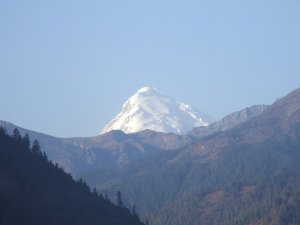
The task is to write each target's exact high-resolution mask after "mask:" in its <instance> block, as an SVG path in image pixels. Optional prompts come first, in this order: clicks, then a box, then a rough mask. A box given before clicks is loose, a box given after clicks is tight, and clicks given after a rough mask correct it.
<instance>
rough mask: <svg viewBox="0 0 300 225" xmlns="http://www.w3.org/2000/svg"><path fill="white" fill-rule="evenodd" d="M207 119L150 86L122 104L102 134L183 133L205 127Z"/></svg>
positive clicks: (209, 120) (207, 117)
mask: <svg viewBox="0 0 300 225" xmlns="http://www.w3.org/2000/svg"><path fill="white" fill-rule="evenodd" d="M210 122H212V120H211V119H210V117H209V116H206V115H205V114H203V113H201V112H199V111H198V110H195V109H194V108H193V107H191V106H190V105H187V104H184V103H181V102H177V101H175V100H173V99H172V98H170V97H169V96H167V95H165V94H163V93H161V92H160V91H158V90H157V89H155V88H152V87H143V88H141V89H139V90H138V91H137V92H136V93H135V94H134V95H133V96H132V97H130V98H129V99H128V100H127V101H126V102H125V103H124V104H123V108H122V111H121V112H120V113H119V114H118V115H117V116H116V117H115V118H114V119H113V120H112V121H110V122H109V123H108V124H107V125H106V126H105V127H104V128H103V129H102V131H101V133H106V132H109V131H111V130H122V131H123V132H125V133H134V132H139V131H142V130H146V129H150V130H153V131H159V132H165V133H169V132H171V133H177V134H184V133H187V132H189V131H190V130H191V129H193V128H194V127H198V126H208V124H209V123H210Z"/></svg>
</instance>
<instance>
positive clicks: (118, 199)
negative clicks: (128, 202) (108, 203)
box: [117, 191, 124, 207]
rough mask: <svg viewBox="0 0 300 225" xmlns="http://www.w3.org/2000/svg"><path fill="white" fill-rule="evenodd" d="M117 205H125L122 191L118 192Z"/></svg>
mask: <svg viewBox="0 0 300 225" xmlns="http://www.w3.org/2000/svg"><path fill="white" fill-rule="evenodd" d="M117 205H118V206H120V207H124V204H123V200H122V193H121V192H120V191H118V192H117Z"/></svg>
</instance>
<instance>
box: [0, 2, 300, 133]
mask: <svg viewBox="0 0 300 225" xmlns="http://www.w3.org/2000/svg"><path fill="white" fill-rule="evenodd" d="M299 12H300V1H299V0H252V1H238V0H228V1H221V0H215V1H201V0H198V1H190V0H187V1H162V0H160V1H156V0H152V1H141V0H139V1H130V0H129V1H124V0H123V1H116V0H110V1H100V0H98V1H76V0H72V1H71V0H60V1H57V0H51V1H50V0H49V1H41V0H36V1H32V0H27V1H15V0H2V1H0V82H1V83H0V84H1V88H0V101H1V110H0V119H2V120H6V121H10V122H13V123H15V124H17V125H19V126H22V127H25V128H28V129H32V130H36V131H40V132H44V133H47V134H51V135H55V136H62V137H69V136H90V135H95V134H97V133H98V132H99V131H100V130H101V129H102V127H103V126H104V124H105V123H106V122H107V121H108V120H110V119H112V117H114V116H115V114H116V113H118V112H119V111H120V109H121V105H122V103H123V102H124V101H125V100H126V99H127V98H128V97H129V96H131V95H132V94H133V93H134V92H135V91H136V90H137V89H139V88H140V87H142V86H153V87H156V88H157V89H159V90H161V91H162V92H164V93H166V94H168V95H170V96H172V97H173V98H175V99H177V100H180V101H183V102H185V103H189V104H191V105H193V106H195V107H197V108H199V109H201V110H202V111H205V112H206V113H208V114H209V115H211V116H213V117H214V118H215V119H220V118H221V117H223V116H225V115H226V114H228V113H230V112H233V111H236V110H239V109H242V108H244V107H247V106H250V105H253V104H263V103H264V104H271V103H272V102H273V101H274V100H276V98H278V97H281V96H283V95H285V94H287V93H288V92H289V91H291V90H293V89H295V88H298V87H300V41H299V40H300V13H299Z"/></svg>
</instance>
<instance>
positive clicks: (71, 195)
mask: <svg viewBox="0 0 300 225" xmlns="http://www.w3.org/2000/svg"><path fill="white" fill-rule="evenodd" d="M117 196H118V199H117V201H118V205H115V204H113V203H112V202H111V201H110V200H109V199H108V198H107V197H106V196H105V194H104V195H103V194H101V193H98V192H97V191H96V190H94V191H93V192H91V191H90V188H89V187H88V186H87V185H86V183H85V182H84V181H82V180H81V179H80V180H79V181H74V180H73V179H72V177H71V175H69V174H66V173H65V172H64V171H63V170H62V169H61V168H59V167H58V165H57V164H56V165H54V164H53V163H52V162H51V161H50V160H48V159H47V156H46V154H45V153H43V152H42V151H41V149H40V146H39V143H38V141H34V142H33V143H32V144H31V143H30V140H29V136H28V135H25V136H23V137H22V136H21V135H20V133H19V131H18V130H17V129H15V130H14V132H13V134H12V135H8V134H7V132H6V130H5V128H3V127H0V224H1V225H21V224H30V225H43V224H47V225H71V224H72V225H92V224H93V225H97V224H99V225H100V224H102V225H142V224H143V223H142V222H140V220H139V218H138V216H137V214H136V213H135V209H134V210H133V211H131V210H129V209H127V208H125V207H124V206H123V204H122V195H121V192H118V195H117ZM117 196H116V198H117Z"/></svg>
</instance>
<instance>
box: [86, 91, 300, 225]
mask: <svg viewBox="0 0 300 225" xmlns="http://www.w3.org/2000/svg"><path fill="white" fill-rule="evenodd" d="M299 149H300V89H297V90H296V91H294V92H292V93H290V94H289V95H287V96H286V97H284V98H282V99H280V100H278V101H276V102H275V103H274V104H273V105H272V106H270V107H269V108H268V109H267V110H264V112H263V113H261V114H260V115H259V116H257V117H255V118H253V119H251V120H249V121H248V122H245V123H242V124H240V125H239V126H237V127H235V128H233V129H230V130H228V131H225V132H219V133H216V134H214V135H210V136H207V137H203V138H200V139H199V141H197V142H196V143H194V144H191V145H189V146H188V147H185V148H183V149H181V150H177V151H173V152H167V153H164V154H162V155H160V156H156V157H155V158H152V159H150V160H145V161H142V162H140V163H139V164H136V165H132V166H131V167H129V168H127V169H126V170H124V169H123V170H122V171H114V173H113V174H109V172H108V171H106V174H105V173H104V174H99V173H98V174H95V173H94V174H89V176H86V178H87V181H88V182H89V183H90V184H92V185H93V186H97V187H99V188H103V189H109V190H116V189H121V190H122V191H123V192H124V193H125V195H126V196H128V201H129V202H136V204H137V206H138V208H139V209H140V212H141V213H142V215H143V216H144V217H145V218H146V217H149V218H150V221H151V224H156V225H160V224H161V225H176V224H178V225H196V224H204V225H205V224H210V225H214V224H218V225H219V224H224V225H225V224H228V225H229V224H231V225H232V224H249V225H250V224H273V225H287V224H292V223H293V222H294V224H299V223H300V216H299V212H300V211H299V209H300V207H298V205H297V204H298V203H297V202H299V199H298V197H297V193H298V192H299V191H300V176H299V171H300V164H299V160H300V151H299ZM110 176H111V177H112V179H110ZM97 177H98V181H100V182H99V183H97ZM299 193H300V192H299ZM297 209H298V211H297ZM293 220H294V221H293Z"/></svg>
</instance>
